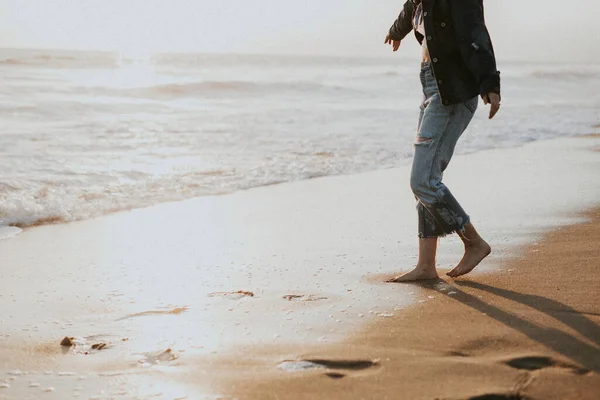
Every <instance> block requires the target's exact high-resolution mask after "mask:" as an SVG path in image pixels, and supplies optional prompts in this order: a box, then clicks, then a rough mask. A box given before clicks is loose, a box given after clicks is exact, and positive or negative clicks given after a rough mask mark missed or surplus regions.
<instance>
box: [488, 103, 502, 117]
mask: <svg viewBox="0 0 600 400" xmlns="http://www.w3.org/2000/svg"><path fill="white" fill-rule="evenodd" d="M491 104H492V106H491V107H490V119H492V118H494V116H495V115H496V114H497V113H498V111H499V110H500V103H491Z"/></svg>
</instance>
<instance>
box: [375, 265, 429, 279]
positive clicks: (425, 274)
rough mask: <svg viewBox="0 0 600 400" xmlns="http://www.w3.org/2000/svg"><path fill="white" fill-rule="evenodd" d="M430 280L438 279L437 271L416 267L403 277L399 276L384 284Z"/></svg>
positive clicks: (426, 267)
mask: <svg viewBox="0 0 600 400" xmlns="http://www.w3.org/2000/svg"><path fill="white" fill-rule="evenodd" d="M432 279H439V276H438V274H437V271H436V270H435V267H429V266H425V267H422V266H417V267H416V268H415V269H413V270H412V271H410V272H408V273H406V274H404V275H399V276H397V277H395V278H392V279H389V280H387V281H386V282H388V283H401V282H415V281H426V280H432Z"/></svg>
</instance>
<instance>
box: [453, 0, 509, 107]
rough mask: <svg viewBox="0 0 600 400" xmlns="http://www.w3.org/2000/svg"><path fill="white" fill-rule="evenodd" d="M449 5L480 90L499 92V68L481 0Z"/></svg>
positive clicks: (460, 40) (463, 49)
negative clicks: (497, 67)
mask: <svg viewBox="0 0 600 400" xmlns="http://www.w3.org/2000/svg"><path fill="white" fill-rule="evenodd" d="M450 4H451V13H452V19H453V21H454V27H455V31H456V34H457V36H458V38H457V39H458V43H459V47H460V52H461V54H462V57H463V59H464V61H465V64H466V65H467V67H468V68H469V70H470V71H471V73H472V74H473V76H474V77H475V79H476V80H477V82H478V83H479V93H480V94H481V95H484V94H486V93H498V94H500V71H498V70H497V69H496V57H495V55H494V48H493V46H492V40H491V38H490V34H489V32H488V30H487V28H486V26H485V17H484V14H483V1H482V0H458V1H453V2H451V3H450Z"/></svg>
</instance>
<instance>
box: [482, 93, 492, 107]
mask: <svg viewBox="0 0 600 400" xmlns="http://www.w3.org/2000/svg"><path fill="white" fill-rule="evenodd" d="M481 99H482V100H483V104H485V105H486V106H487V105H488V104H490V96H488V95H487V94H484V95H483V96H481Z"/></svg>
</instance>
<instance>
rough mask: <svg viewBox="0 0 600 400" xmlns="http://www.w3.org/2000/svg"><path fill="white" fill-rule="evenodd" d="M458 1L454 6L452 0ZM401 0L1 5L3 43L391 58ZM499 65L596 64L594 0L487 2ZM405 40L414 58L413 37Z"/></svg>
mask: <svg viewBox="0 0 600 400" xmlns="http://www.w3.org/2000/svg"><path fill="white" fill-rule="evenodd" d="M451 1H460V0H451ZM403 3H404V1H402V0H303V1H291V0H0V47H26V48H60V49H107V50H121V51H129V52H133V53H137V54H147V53H151V52H156V51H190V52H208V53H215V52H218V53H223V52H226V53H231V52H235V53H288V54H289V53H291V54H294V53H298V54H332V55H351V56H352V55H354V56H362V55H366V56H382V55H387V54H390V53H389V52H390V50H389V49H388V48H386V46H384V45H383V39H384V38H385V34H386V32H387V30H388V28H389V26H390V25H391V23H392V22H393V21H394V19H395V18H396V17H397V14H398V12H399V11H400V9H401V7H402V4H403ZM484 4H485V7H486V15H487V23H488V28H489V30H490V32H491V34H492V39H493V41H494V46H495V48H496V53H497V56H498V57H499V58H502V59H505V60H515V59H518V60H527V61H529V60H531V61H546V60H548V61H574V62H596V63H600V23H599V21H598V19H599V17H600V1H597V0H569V1H565V0H485V1H484ZM405 42H407V43H406V44H403V48H402V49H401V50H403V52H402V53H401V54H404V55H406V56H412V55H416V54H417V53H418V49H417V47H416V45H415V40H414V39H413V38H412V36H409V37H408V38H407V40H405Z"/></svg>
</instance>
